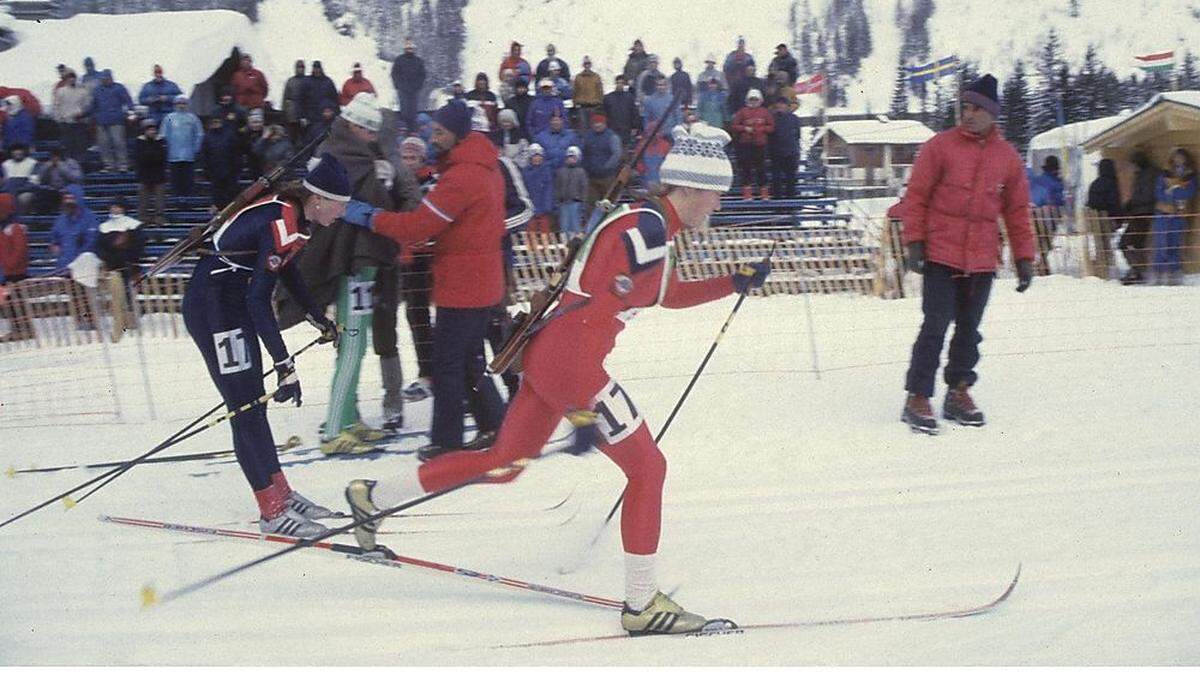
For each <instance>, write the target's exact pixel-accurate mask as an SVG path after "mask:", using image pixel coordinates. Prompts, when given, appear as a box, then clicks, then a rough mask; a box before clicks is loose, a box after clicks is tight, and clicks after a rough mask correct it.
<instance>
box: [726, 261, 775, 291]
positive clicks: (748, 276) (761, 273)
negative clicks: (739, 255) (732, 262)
mask: <svg viewBox="0 0 1200 675" xmlns="http://www.w3.org/2000/svg"><path fill="white" fill-rule="evenodd" d="M770 273H771V263H769V262H767V261H766V260H759V261H758V262H752V263H742V266H741V267H739V268H738V271H737V273H736V274H734V275H733V287H734V288H736V289H737V291H738V293H748V292H750V289H751V288H761V287H762V285H763V284H764V283H766V281H767V275H768V274H770Z"/></svg>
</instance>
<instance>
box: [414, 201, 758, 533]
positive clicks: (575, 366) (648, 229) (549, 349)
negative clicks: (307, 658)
mask: <svg viewBox="0 0 1200 675" xmlns="http://www.w3.org/2000/svg"><path fill="white" fill-rule="evenodd" d="M682 227H683V224H682V223H681V222H680V220H679V216H678V214H676V212H675V210H674V208H672V206H671V205H670V202H668V201H665V200H664V201H663V211H662V213H661V214H660V213H659V212H657V211H654V210H652V209H650V208H649V207H647V206H643V205H635V206H634V208H633V209H631V210H630V212H628V213H626V214H625V215H622V216H620V217H617V218H614V219H612V220H610V221H607V222H606V223H603V224H602V225H601V226H600V227H599V228H598V229H597V230H596V232H595V233H593V234H592V235H591V236H589V237H588V239H587V241H586V242H585V243H584V247H583V248H582V249H581V250H580V252H579V257H578V258H577V259H576V261H575V264H574V266H573V267H572V270H571V278H570V281H569V283H568V285H567V290H566V291H565V292H564V293H563V295H562V297H561V299H560V301H559V305H558V307H559V308H560V310H563V311H562V313H561V314H560V315H559V316H558V317H557V318H555V319H553V320H552V321H551V322H550V323H549V324H547V325H546V327H545V328H544V329H542V330H541V331H540V332H538V333H537V334H536V335H535V336H534V337H533V339H532V340H531V341H530V342H529V344H528V345H527V346H526V347H525V352H524V355H523V362H524V364H525V377H524V378H523V379H522V380H521V388H520V390H519V391H518V392H517V395H516V397H515V398H514V399H513V401H512V403H511V404H510V405H509V408H508V414H507V415H506V416H505V419H504V424H503V425H502V426H501V427H500V432H499V434H498V436H497V438H496V443H495V444H494V445H493V446H492V447H491V448H489V449H488V450H486V451H484V452H454V453H449V454H446V455H442V456H441V457H438V458H436V459H433V460H431V461H429V462H427V463H425V464H424V465H422V466H421V468H420V471H419V474H418V476H419V478H420V481H421V487H422V488H424V489H425V491H426V492H434V491H437V490H442V489H445V488H447V487H451V486H454V485H458V484H460V483H463V482H465V481H468V480H470V479H472V478H474V477H476V476H478V475H480V474H482V473H484V472H486V471H490V470H492V469H496V468H499V467H502V466H505V465H508V464H511V463H512V462H514V461H516V460H518V459H521V458H525V457H536V456H537V455H538V454H539V453H540V452H541V450H542V447H543V446H544V445H545V443H546V441H547V440H548V439H549V438H550V435H551V434H552V433H553V432H554V429H555V427H557V426H558V423H559V421H560V420H562V418H563V416H564V414H565V413H567V412H568V411H572V410H594V411H595V412H597V413H598V418H597V429H598V430H599V431H600V434H601V436H602V438H603V441H602V443H601V445H600V448H599V449H600V451H601V452H603V453H604V454H605V455H607V456H608V457H609V458H610V459H612V460H613V461H614V462H616V463H617V466H619V467H621V470H622V471H623V472H624V473H625V477H626V478H627V480H628V481H629V482H628V486H627V488H626V491H625V503H624V507H623V509H622V511H621V538H622V541H623V543H624V547H625V551H626V552H628V553H636V554H641V555H647V554H651V553H654V552H656V551H657V550H658V537H659V529H660V525H661V521H662V486H663V480H664V478H665V477H666V471H667V462H666V459H665V458H664V457H663V455H662V452H660V451H659V449H658V446H657V445H656V444H655V442H654V439H653V438H652V437H651V435H650V431H649V430H648V429H647V428H646V424H645V421H644V420H643V419H642V417H641V414H640V413H639V412H638V411H637V408H636V407H635V406H634V404H633V402H632V400H631V399H630V398H629V396H628V395H627V394H626V393H625V391H624V390H623V389H622V388H621V386H620V385H619V384H617V383H616V382H615V381H614V380H613V379H612V378H611V377H610V376H609V374H608V373H607V372H606V371H605V369H604V359H605V357H607V356H608V353H609V352H610V351H612V348H613V346H614V345H615V344H616V339H617V335H618V334H620V332H621V331H622V330H623V329H624V328H625V322H626V321H628V320H629V319H630V318H632V316H633V315H634V314H636V313H637V311H638V309H640V308H643V307H653V306H654V305H658V304H661V305H662V306H663V307H668V308H683V307H691V306H694V305H699V304H702V303H705V302H710V301H712V300H716V299H718V298H722V297H724V296H726V295H729V294H730V293H733V291H734V285H733V278H732V277H718V278H714V279H706V280H704V281H694V282H684V281H681V280H679V278H678V277H677V276H676V274H675V270H674V269H672V265H671V255H670V252H669V243H670V242H671V240H672V239H673V238H674V236H675V235H676V234H677V233H678V232H679V231H680V229H682ZM565 308H571V309H565Z"/></svg>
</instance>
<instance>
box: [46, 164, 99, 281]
mask: <svg viewBox="0 0 1200 675" xmlns="http://www.w3.org/2000/svg"><path fill="white" fill-rule="evenodd" d="M99 226H100V219H99V218H97V217H96V214H95V213H92V210H91V209H89V208H88V207H87V205H86V204H84V202H83V186H82V185H68V186H67V187H66V188H64V189H63V194H62V212H61V213H60V214H59V215H58V218H56V219H55V220H54V225H53V227H51V228H50V253H51V254H53V255H54V256H56V260H55V262H54V264H55V267H56V268H58V269H59V270H65V269H66V267H67V265H70V264H71V262H72V261H73V260H75V258H77V257H79V254H80V253H84V252H86V251H93V252H94V251H95V250H96V240H97V238H98V237H99V230H98V229H97V228H99Z"/></svg>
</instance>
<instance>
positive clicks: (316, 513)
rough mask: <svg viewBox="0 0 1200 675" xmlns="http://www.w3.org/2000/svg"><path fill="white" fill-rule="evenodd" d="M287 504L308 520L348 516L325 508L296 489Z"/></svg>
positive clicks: (289, 496)
mask: <svg viewBox="0 0 1200 675" xmlns="http://www.w3.org/2000/svg"><path fill="white" fill-rule="evenodd" d="M287 506H288V508H289V509H291V510H292V511H295V512H296V513H298V514H300V515H301V516H304V518H305V519H307V520H324V519H326V518H345V517H346V514H344V513H342V512H340V511H334V510H333V509H328V508H325V507H324V506H321V505H320V504H317V503H316V502H314V501H312V500H311V499H309V498H307V497H305V496H304V495H302V494H300V493H299V492H296V491H295V490H292V494H290V495H288V500H287Z"/></svg>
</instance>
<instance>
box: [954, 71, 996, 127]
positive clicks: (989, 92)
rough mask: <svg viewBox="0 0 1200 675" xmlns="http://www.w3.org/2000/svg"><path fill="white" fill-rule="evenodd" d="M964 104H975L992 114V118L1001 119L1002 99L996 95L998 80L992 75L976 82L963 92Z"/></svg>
mask: <svg viewBox="0 0 1200 675" xmlns="http://www.w3.org/2000/svg"><path fill="white" fill-rule="evenodd" d="M962 100H963V102H964V103H974V104H975V105H977V106H979V107H980V108H983V109H984V110H986V111H988V112H989V113H991V115H992V117H1000V99H999V97H998V96H997V95H996V78H994V77H992V75H991V73H989V74H987V75H984V76H983V77H981V78H979V79H978V80H975V81H974V82H972V83H971V86H969V87H967V88H966V89H964V90H963V92H962Z"/></svg>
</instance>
